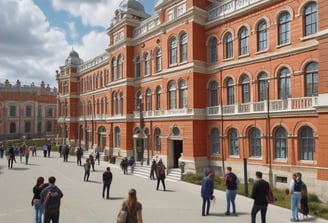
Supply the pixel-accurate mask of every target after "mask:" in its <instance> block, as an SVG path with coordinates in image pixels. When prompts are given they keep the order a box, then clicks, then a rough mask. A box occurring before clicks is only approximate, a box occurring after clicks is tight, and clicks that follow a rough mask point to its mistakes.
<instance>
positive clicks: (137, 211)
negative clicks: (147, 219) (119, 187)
mask: <svg viewBox="0 0 328 223" xmlns="http://www.w3.org/2000/svg"><path fill="white" fill-rule="evenodd" d="M122 209H123V210H125V211H127V213H128V215H127V218H126V223H143V221H142V205H141V203H140V202H138V200H137V191H136V190H135V189H130V190H129V194H128V197H127V199H126V200H125V201H124V202H123V204H122Z"/></svg>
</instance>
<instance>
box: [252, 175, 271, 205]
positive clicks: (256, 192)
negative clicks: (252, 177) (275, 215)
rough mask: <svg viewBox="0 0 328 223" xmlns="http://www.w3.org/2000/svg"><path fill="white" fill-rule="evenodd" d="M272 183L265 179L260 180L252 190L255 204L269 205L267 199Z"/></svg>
mask: <svg viewBox="0 0 328 223" xmlns="http://www.w3.org/2000/svg"><path fill="white" fill-rule="evenodd" d="M269 188H270V185H269V183H268V182H266V181H265V180H263V179H261V180H258V181H257V182H256V183H255V184H254V186H253V190H252V196H251V197H252V198H253V199H254V205H259V206H268V202H267V200H266V195H267V193H268V191H269Z"/></svg>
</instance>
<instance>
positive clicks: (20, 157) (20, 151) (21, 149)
mask: <svg viewBox="0 0 328 223" xmlns="http://www.w3.org/2000/svg"><path fill="white" fill-rule="evenodd" d="M23 156H24V145H23V146H20V147H19V161H20V162H23Z"/></svg>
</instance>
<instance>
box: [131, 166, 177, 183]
mask: <svg viewBox="0 0 328 223" xmlns="http://www.w3.org/2000/svg"><path fill="white" fill-rule="evenodd" d="M166 171H167V174H166V178H165V180H167V181H173V182H176V181H180V180H181V169H180V168H173V169H166ZM133 175H135V176H138V177H143V178H147V179H149V178H150V165H149V166H147V165H145V164H144V165H141V164H140V163H138V162H137V163H136V165H135V167H134V171H133Z"/></svg>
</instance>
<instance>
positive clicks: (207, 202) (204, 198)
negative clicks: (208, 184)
mask: <svg viewBox="0 0 328 223" xmlns="http://www.w3.org/2000/svg"><path fill="white" fill-rule="evenodd" d="M202 198H203V205H202V215H205V209H206V214H208V213H209V212H210V206H211V201H210V198H209V197H202ZM206 204H207V207H206Z"/></svg>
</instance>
